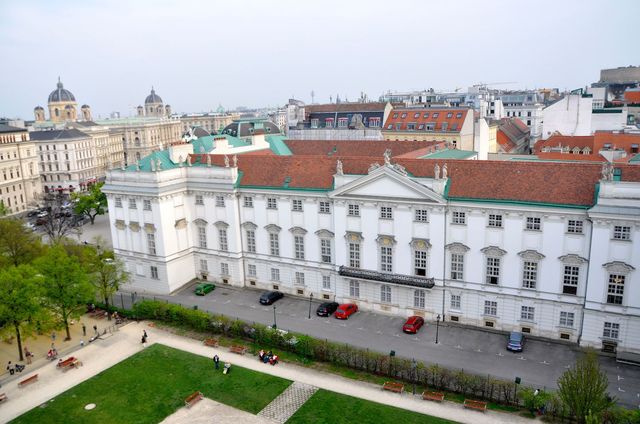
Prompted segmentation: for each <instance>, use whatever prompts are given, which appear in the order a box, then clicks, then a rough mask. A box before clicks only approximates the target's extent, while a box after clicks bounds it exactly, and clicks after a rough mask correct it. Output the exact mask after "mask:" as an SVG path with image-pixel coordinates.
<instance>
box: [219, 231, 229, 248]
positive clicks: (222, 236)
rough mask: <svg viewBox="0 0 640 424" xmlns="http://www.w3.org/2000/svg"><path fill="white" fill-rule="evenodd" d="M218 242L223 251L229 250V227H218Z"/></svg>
mask: <svg viewBox="0 0 640 424" xmlns="http://www.w3.org/2000/svg"><path fill="white" fill-rule="evenodd" d="M218 242H219V245H220V246H219V249H220V250H222V251H223V252H226V251H227V250H229V243H228V242H227V229H226V228H218Z"/></svg>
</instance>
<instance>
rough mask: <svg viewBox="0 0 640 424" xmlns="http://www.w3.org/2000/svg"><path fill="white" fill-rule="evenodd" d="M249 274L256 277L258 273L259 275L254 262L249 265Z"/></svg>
mask: <svg viewBox="0 0 640 424" xmlns="http://www.w3.org/2000/svg"><path fill="white" fill-rule="evenodd" d="M247 274H248V275H249V277H255V276H256V275H258V271H257V269H256V266H255V265H252V264H249V265H247Z"/></svg>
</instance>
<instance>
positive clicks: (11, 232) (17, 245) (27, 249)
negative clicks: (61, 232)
mask: <svg viewBox="0 0 640 424" xmlns="http://www.w3.org/2000/svg"><path fill="white" fill-rule="evenodd" d="M41 253H42V246H41V243H40V238H39V237H38V236H37V235H35V234H34V233H33V232H32V231H31V230H28V229H26V228H25V227H24V226H23V225H22V222H21V221H19V220H17V219H0V265H2V264H3V263H6V264H10V265H13V266H18V265H20V264H27V263H31V261H33V259H35V258H36V257H38V256H39V255H40V254H41Z"/></svg>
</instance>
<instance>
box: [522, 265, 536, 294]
mask: <svg viewBox="0 0 640 424" xmlns="http://www.w3.org/2000/svg"><path fill="white" fill-rule="evenodd" d="M536 281H538V263H537V262H529V261H525V262H524V265H523V270H522V287H524V288H525V289H535V288H536Z"/></svg>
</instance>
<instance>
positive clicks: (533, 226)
mask: <svg viewBox="0 0 640 424" xmlns="http://www.w3.org/2000/svg"><path fill="white" fill-rule="evenodd" d="M526 229H527V230H529V231H540V218H535V217H533V216H528V217H527V226H526Z"/></svg>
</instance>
